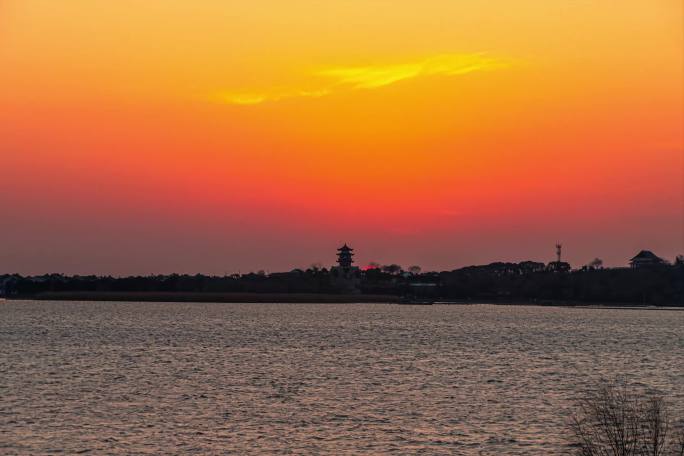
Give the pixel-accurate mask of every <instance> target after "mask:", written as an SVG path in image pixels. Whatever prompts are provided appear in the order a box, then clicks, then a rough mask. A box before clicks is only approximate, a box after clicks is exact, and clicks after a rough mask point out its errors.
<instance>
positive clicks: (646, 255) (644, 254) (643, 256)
mask: <svg viewBox="0 0 684 456" xmlns="http://www.w3.org/2000/svg"><path fill="white" fill-rule="evenodd" d="M635 260H654V261H663V259H662V258H660V257H659V256H658V255H656V254H655V253H653V252H651V251H650V250H642V251H641V252H639V253H637V255H636V256H635V257H634V258H632V259H631V260H630V261H635Z"/></svg>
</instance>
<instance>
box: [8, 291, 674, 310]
mask: <svg viewBox="0 0 684 456" xmlns="http://www.w3.org/2000/svg"><path fill="white" fill-rule="evenodd" d="M4 299H6V300H8V301H19V300H35V301H111V302H123V301H126V302H187V303H191V302H197V303H234V304H235V303H244V304H259V303H262V304H269V303H270V304H364V303H368V304H404V305H426V303H425V302H418V301H417V302H405V301H404V300H403V299H402V297H401V296H397V295H380V294H325V293H247V292H227V293H216V292H156V291H155V292H109V291H102V292H92V291H88V292H85V291H84V292H79V291H69V292H67V291H64V292H59V291H55V292H44V293H37V294H26V295H12V296H5V297H4ZM432 304H433V305H476V304H489V305H510V306H539V307H570V308H581V309H623V310H624V309H634V310H684V306H681V305H679V306H678V305H675V304H672V305H667V306H652V305H642V304H638V303H630V302H624V303H596V302H581V301H554V300H516V299H513V300H497V299H481V298H478V299H451V300H449V299H445V300H440V299H436V300H435V301H434V302H433V303H432Z"/></svg>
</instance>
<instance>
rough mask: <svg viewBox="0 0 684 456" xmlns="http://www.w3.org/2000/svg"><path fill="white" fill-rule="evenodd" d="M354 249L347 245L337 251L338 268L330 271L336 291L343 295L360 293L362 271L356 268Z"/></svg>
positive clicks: (334, 267)
mask: <svg viewBox="0 0 684 456" xmlns="http://www.w3.org/2000/svg"><path fill="white" fill-rule="evenodd" d="M353 264H354V249H352V248H351V247H349V246H348V245H347V244H346V243H345V244H344V245H343V246H342V247H340V248H339V249H337V266H333V267H332V268H331V270H330V272H331V274H330V279H331V282H332V286H333V288H334V289H336V290H337V291H339V292H341V293H360V292H361V290H360V285H361V271H360V269H359V268H358V267H356V266H354V265H353Z"/></svg>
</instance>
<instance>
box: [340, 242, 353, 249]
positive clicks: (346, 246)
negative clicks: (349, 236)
mask: <svg viewBox="0 0 684 456" xmlns="http://www.w3.org/2000/svg"><path fill="white" fill-rule="evenodd" d="M337 250H354V249H352V248H351V247H349V246H348V245H347V244H346V243H345V244H344V245H343V246H342V247H340V248H339V249H337Z"/></svg>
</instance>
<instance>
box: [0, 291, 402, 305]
mask: <svg viewBox="0 0 684 456" xmlns="http://www.w3.org/2000/svg"><path fill="white" fill-rule="evenodd" d="M5 298H6V299H8V300H37V301H134V302H215V303H246V304H251V303H293V304H294V303H303V304H307V303H322V304H326V303H331V304H336V303H339V304H348V303H394V302H399V300H400V297H399V296H394V295H368V294H321V293H212V292H206V293H186V292H157V291H154V292H143V291H141V292H134V291H131V292H128V291H126V292H110V291H102V292H92V291H83V292H81V291H64V292H59V291H55V292H45V293H37V294H33V295H16V296H6V297H5Z"/></svg>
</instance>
